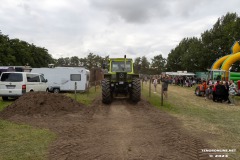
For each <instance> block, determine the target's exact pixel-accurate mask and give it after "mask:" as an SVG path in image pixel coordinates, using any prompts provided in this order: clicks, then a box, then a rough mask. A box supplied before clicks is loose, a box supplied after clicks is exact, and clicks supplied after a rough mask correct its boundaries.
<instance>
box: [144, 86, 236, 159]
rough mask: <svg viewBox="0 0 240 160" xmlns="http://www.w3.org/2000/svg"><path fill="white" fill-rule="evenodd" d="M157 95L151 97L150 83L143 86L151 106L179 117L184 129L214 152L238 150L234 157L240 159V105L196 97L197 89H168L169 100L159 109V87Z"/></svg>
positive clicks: (176, 87)
mask: <svg viewBox="0 0 240 160" xmlns="http://www.w3.org/2000/svg"><path fill="white" fill-rule="evenodd" d="M157 92H158V93H152V94H151V97H150V98H149V87H148V84H147V85H144V90H143V96H144V97H145V98H146V99H147V100H149V101H150V103H151V104H153V105H154V106H156V107H158V108H159V109H161V110H163V111H166V112H168V113H170V114H171V115H173V116H175V117H177V118H178V119H179V120H180V121H181V122H182V124H183V127H184V128H185V129H187V130H188V131H189V132H191V133H193V134H194V135H196V136H201V137H202V138H203V139H205V140H206V141H207V142H208V143H209V144H210V145H212V146H213V147H214V149H219V148H220V149H236V150H237V153H235V156H236V157H237V159H240V125H239V123H240V114H239V112H240V106H239V105H237V106H234V107H233V106H229V105H228V104H224V103H223V104H222V103H216V102H213V101H211V100H205V99H204V98H203V97H197V96H195V95H194V88H183V87H179V86H169V91H168V95H169V97H168V99H167V100H165V99H164V106H160V104H161V101H160V85H158V88H157ZM236 99H237V100H238V99H239V97H236ZM238 104H239V102H238Z"/></svg>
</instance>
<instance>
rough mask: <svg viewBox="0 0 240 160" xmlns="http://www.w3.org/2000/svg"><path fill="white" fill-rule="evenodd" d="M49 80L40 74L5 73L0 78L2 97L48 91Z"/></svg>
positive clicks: (6, 98)
mask: <svg viewBox="0 0 240 160" xmlns="http://www.w3.org/2000/svg"><path fill="white" fill-rule="evenodd" d="M46 82H47V80H46V79H45V78H44V77H43V75H41V74H39V73H29V72H3V73H2V74H1V78H0V96H2V99H3V100H8V97H19V96H21V95H23V94H24V93H26V92H34V91H48V86H47V84H46Z"/></svg>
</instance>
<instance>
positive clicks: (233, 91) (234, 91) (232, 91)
mask: <svg viewBox="0 0 240 160" xmlns="http://www.w3.org/2000/svg"><path fill="white" fill-rule="evenodd" d="M236 94H237V89H236V85H235V83H234V82H233V80H230V85H229V100H230V105H235V100H234V96H235V95H236Z"/></svg>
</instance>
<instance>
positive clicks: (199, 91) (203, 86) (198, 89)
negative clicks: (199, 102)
mask: <svg viewBox="0 0 240 160" xmlns="http://www.w3.org/2000/svg"><path fill="white" fill-rule="evenodd" d="M207 88H208V86H207V83H206V81H203V83H202V84H199V85H198V86H197V87H196V89H195V94H196V95H197V96H204V95H205V92H206V89H207Z"/></svg>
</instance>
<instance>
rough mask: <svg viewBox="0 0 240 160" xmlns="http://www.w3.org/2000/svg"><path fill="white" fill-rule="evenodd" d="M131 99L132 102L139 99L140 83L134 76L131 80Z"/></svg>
mask: <svg viewBox="0 0 240 160" xmlns="http://www.w3.org/2000/svg"><path fill="white" fill-rule="evenodd" d="M131 99H132V101H133V102H138V101H140V99H141V83H140V79H138V78H134V79H133V81H132V92H131Z"/></svg>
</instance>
